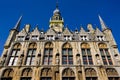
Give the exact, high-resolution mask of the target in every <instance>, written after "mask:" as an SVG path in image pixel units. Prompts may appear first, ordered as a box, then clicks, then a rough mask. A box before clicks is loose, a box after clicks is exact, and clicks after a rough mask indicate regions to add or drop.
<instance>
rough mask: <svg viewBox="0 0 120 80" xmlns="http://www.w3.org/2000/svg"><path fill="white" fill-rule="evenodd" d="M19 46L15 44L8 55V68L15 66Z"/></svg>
mask: <svg viewBox="0 0 120 80" xmlns="http://www.w3.org/2000/svg"><path fill="white" fill-rule="evenodd" d="M20 49H21V44H19V43H17V44H15V45H14V46H13V49H12V52H11V53H10V57H9V62H8V66H12V65H13V66H15V65H17V61H18V56H19V54H20Z"/></svg>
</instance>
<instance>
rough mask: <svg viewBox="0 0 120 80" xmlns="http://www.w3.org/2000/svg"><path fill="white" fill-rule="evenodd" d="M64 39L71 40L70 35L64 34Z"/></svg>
mask: <svg viewBox="0 0 120 80" xmlns="http://www.w3.org/2000/svg"><path fill="white" fill-rule="evenodd" d="M64 40H72V37H71V36H68V35H66V36H64Z"/></svg>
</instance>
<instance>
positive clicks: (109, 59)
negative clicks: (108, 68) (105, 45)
mask: <svg viewBox="0 0 120 80" xmlns="http://www.w3.org/2000/svg"><path fill="white" fill-rule="evenodd" d="M107 59H108V62H109V65H113V63H112V60H111V57H110V56H107Z"/></svg>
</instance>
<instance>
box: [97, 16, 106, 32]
mask: <svg viewBox="0 0 120 80" xmlns="http://www.w3.org/2000/svg"><path fill="white" fill-rule="evenodd" d="M98 17H99V20H100V24H101V27H102V30H105V29H108V28H107V26H106V24H105V23H104V21H103V19H102V18H101V16H100V15H98Z"/></svg>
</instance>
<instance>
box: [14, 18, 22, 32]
mask: <svg viewBox="0 0 120 80" xmlns="http://www.w3.org/2000/svg"><path fill="white" fill-rule="evenodd" d="M21 20H22V16H20V18H19V19H18V21H17V23H16V25H15V27H14V29H15V30H17V31H19V29H20V22H21Z"/></svg>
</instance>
